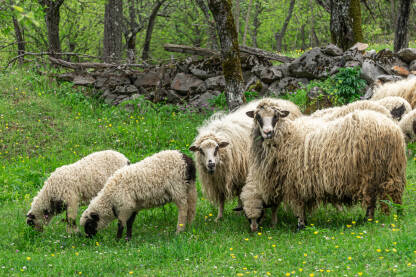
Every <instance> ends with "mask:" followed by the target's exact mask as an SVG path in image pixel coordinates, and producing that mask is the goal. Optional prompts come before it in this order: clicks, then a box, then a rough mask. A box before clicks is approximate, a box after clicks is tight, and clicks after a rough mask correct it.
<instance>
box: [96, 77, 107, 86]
mask: <svg viewBox="0 0 416 277" xmlns="http://www.w3.org/2000/svg"><path fill="white" fill-rule="evenodd" d="M106 81H107V78H105V77H97V79H96V80H95V84H94V85H95V87H96V88H98V89H100V88H102V87H104V86H105V82H106Z"/></svg>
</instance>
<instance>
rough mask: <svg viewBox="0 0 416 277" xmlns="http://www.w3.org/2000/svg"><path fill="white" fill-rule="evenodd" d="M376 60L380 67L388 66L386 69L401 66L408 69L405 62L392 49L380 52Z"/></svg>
mask: <svg viewBox="0 0 416 277" xmlns="http://www.w3.org/2000/svg"><path fill="white" fill-rule="evenodd" d="M374 60H375V61H376V62H377V63H378V64H379V65H380V64H382V65H386V68H389V67H393V66H399V67H407V64H406V63H405V62H403V61H402V60H401V59H399V57H398V56H397V55H396V54H394V53H393V51H391V50H390V49H382V50H380V51H379V52H378V53H377V54H376V55H375V57H374Z"/></svg>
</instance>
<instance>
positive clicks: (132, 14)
mask: <svg viewBox="0 0 416 277" xmlns="http://www.w3.org/2000/svg"><path fill="white" fill-rule="evenodd" d="M134 4H135V0H129V1H128V5H129V27H128V31H127V32H126V33H127V34H126V35H125V38H126V45H127V60H128V63H134V62H135V60H136V35H137V33H138V32H139V28H138V24H137V23H136V7H135V5H134Z"/></svg>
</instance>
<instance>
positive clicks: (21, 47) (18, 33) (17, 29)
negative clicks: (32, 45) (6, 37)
mask: <svg viewBox="0 0 416 277" xmlns="http://www.w3.org/2000/svg"><path fill="white" fill-rule="evenodd" d="M9 3H10V9H12V7H13V4H14V3H13V0H10V1H9ZM12 21H13V27H14V35H15V37H16V42H17V56H18V57H19V59H18V60H19V63H23V60H24V57H23V55H22V54H23V53H25V42H24V39H23V27H22V26H20V24H19V21H17V18H16V15H15V14H14V11H13V10H12Z"/></svg>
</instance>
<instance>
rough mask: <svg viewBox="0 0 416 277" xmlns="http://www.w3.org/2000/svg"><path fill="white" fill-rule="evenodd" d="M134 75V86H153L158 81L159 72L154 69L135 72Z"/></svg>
mask: <svg viewBox="0 0 416 277" xmlns="http://www.w3.org/2000/svg"><path fill="white" fill-rule="evenodd" d="M134 77H135V78H136V81H135V82H134V85H135V86H136V87H139V86H141V87H155V86H157V85H158V84H159V81H160V73H159V72H154V71H150V72H143V73H137V74H136V75H135V76H134Z"/></svg>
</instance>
